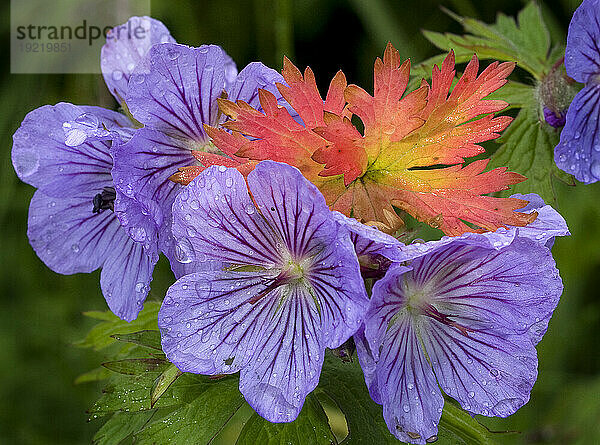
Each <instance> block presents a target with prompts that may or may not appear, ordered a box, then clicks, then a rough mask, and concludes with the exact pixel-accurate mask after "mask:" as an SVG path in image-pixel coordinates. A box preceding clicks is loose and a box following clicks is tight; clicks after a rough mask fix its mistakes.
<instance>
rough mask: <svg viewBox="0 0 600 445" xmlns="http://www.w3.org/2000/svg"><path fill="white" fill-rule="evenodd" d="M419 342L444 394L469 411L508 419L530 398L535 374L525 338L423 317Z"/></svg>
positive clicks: (530, 346) (533, 354)
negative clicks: (465, 328)
mask: <svg viewBox="0 0 600 445" xmlns="http://www.w3.org/2000/svg"><path fill="white" fill-rule="evenodd" d="M422 333H423V334H422V340H423V343H424V346H425V349H426V350H427V353H428V355H429V358H430V359H431V363H432V365H433V369H434V372H435V375H436V377H437V379H438V382H439V383H440V386H441V387H442V389H443V390H444V392H445V393H446V394H448V395H449V396H451V397H453V398H454V399H456V400H457V401H458V402H459V403H460V405H461V406H462V407H463V408H464V409H465V410H467V411H469V412H471V413H473V414H482V415H484V416H499V417H507V416H509V415H511V414H513V413H514V412H515V411H517V410H518V409H519V408H520V407H521V406H523V405H524V404H525V403H527V402H528V401H529V395H530V392H531V389H532V387H533V384H534V383H535V380H536V378H537V356H536V352H535V347H534V346H533V344H532V343H531V341H530V340H529V338H527V337H526V336H519V335H498V334H495V333H494V332H490V331H487V332H486V331H474V332H469V334H468V335H464V334H463V333H461V332H460V331H459V330H457V329H455V328H454V327H451V326H448V325H446V324H443V323H440V322H438V321H437V320H428V323H426V324H425V326H424V328H423V330H422Z"/></svg>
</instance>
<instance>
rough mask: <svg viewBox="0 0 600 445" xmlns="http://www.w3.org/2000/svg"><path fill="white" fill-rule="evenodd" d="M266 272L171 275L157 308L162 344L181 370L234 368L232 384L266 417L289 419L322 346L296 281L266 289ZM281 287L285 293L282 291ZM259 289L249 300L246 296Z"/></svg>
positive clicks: (314, 376) (308, 386) (313, 376)
mask: <svg viewBox="0 0 600 445" xmlns="http://www.w3.org/2000/svg"><path fill="white" fill-rule="evenodd" d="M272 278H273V274H272V272H271V273H269V272H265V273H262V274H256V273H252V274H249V273H239V272H223V273H221V274H219V275H218V276H217V277H215V275H214V273H196V274H191V275H186V276H185V277H183V278H181V279H179V280H178V281H177V282H176V283H175V284H174V285H173V286H171V288H170V289H169V292H168V293H167V296H166V298H165V300H164V301H163V305H162V307H161V310H160V313H159V327H160V328H161V332H162V345H163V350H164V351H165V353H166V354H167V357H168V358H169V360H170V361H171V362H173V363H174V364H176V365H177V367H178V368H179V369H180V370H182V371H185V372H195V373H203V374H230V373H234V372H237V371H239V370H241V374H240V391H241V392H242V394H244V396H245V397H246V400H247V401H248V402H249V403H250V405H251V406H252V407H253V408H254V409H255V410H256V411H257V412H258V413H259V414H260V415H261V416H263V417H264V418H266V419H267V420H269V421H271V422H289V421H292V420H294V419H295V418H296V417H297V416H298V414H299V412H300V410H301V408H302V404H303V403H304V399H305V398H306V395H307V394H308V393H310V392H311V391H312V390H313V389H314V388H315V387H316V385H317V383H318V380H319V375H320V372H321V367H322V364H323V355H324V352H325V345H324V344H323V341H322V339H321V335H320V328H321V326H320V323H319V315H318V313H317V310H316V307H315V306H314V304H310V302H311V299H310V296H308V295H304V294H296V293H297V292H300V288H299V287H298V286H290V288H289V289H284V288H282V287H280V288H276V289H274V290H271V291H268V283H269V282H270V281H271V279H272ZM288 290H289V292H290V293H289V294H287V295H286V296H284V295H282V292H286V291H288ZM261 292H267V293H266V295H265V296H264V297H263V298H261V299H260V300H259V301H257V302H256V303H251V302H249V301H248V300H249V299H248V295H256V294H258V293H261Z"/></svg>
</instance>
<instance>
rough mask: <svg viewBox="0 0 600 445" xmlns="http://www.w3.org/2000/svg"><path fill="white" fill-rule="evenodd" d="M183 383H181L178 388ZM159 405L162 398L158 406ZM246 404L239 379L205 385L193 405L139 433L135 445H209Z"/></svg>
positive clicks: (182, 408)
mask: <svg viewBox="0 0 600 445" xmlns="http://www.w3.org/2000/svg"><path fill="white" fill-rule="evenodd" d="M182 377H184V376H182ZM180 381H181V379H180V380H178V381H177V382H176V384H175V385H177V384H179V382H180ZM175 385H173V386H175ZM196 390H199V388H196ZM160 401H162V398H161V399H160V400H159V403H160ZM244 403H245V401H244V398H243V396H242V395H241V394H240V391H239V390H238V380H237V379H236V378H228V379H223V380H219V381H216V382H212V384H208V385H202V390H201V391H200V392H199V393H197V394H196V397H195V398H194V399H193V400H192V401H191V402H189V403H185V404H183V405H182V406H181V407H180V408H178V409H177V410H175V411H173V412H171V413H170V414H168V415H167V416H165V417H164V418H162V419H161V420H160V421H159V422H153V423H150V424H149V425H147V426H146V427H145V428H143V429H142V430H141V431H139V432H137V433H136V434H135V439H136V442H135V443H136V445H146V444H148V445H152V444H181V445H187V444H208V443H210V442H211V441H212V440H213V439H214V438H215V436H216V435H217V434H218V433H219V432H220V431H221V430H222V429H223V428H224V427H225V425H227V423H228V422H229V421H230V420H231V418H232V417H233V415H234V414H235V413H236V412H237V411H238V410H239V409H240V408H241V407H242V405H244Z"/></svg>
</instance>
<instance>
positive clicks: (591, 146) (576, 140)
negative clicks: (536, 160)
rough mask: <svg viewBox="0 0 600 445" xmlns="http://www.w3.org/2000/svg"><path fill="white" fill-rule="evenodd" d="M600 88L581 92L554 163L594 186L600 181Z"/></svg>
mask: <svg viewBox="0 0 600 445" xmlns="http://www.w3.org/2000/svg"><path fill="white" fill-rule="evenodd" d="M598 115H600V86H599V85H593V84H590V85H588V86H586V87H585V88H584V89H583V90H581V91H580V92H579V93H577V95H576V96H575V98H574V99H573V102H571V105H570V106H569V110H568V111H567V123H566V124H565V126H564V128H563V129H562V132H561V133H560V142H559V144H558V145H557V146H556V147H555V148H554V161H555V162H556V165H557V166H558V168H560V169H561V170H564V171H565V172H567V173H569V174H571V175H573V176H575V178H577V180H578V181H581V182H583V183H585V184H591V183H593V182H596V181H598V180H599V179H600V128H599V127H598Z"/></svg>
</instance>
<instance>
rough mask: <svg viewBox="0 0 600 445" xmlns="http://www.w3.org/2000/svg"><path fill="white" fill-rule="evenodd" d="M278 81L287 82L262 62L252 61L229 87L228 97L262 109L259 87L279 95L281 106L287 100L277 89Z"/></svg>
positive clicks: (276, 95)
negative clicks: (259, 99)
mask: <svg viewBox="0 0 600 445" xmlns="http://www.w3.org/2000/svg"><path fill="white" fill-rule="evenodd" d="M276 83H285V80H284V79H283V76H282V75H281V74H279V73H278V72H277V71H275V70H274V69H271V68H269V67H267V66H265V65H263V64H262V63H260V62H252V63H249V64H248V65H246V67H245V68H244V69H243V70H242V71H241V72H240V73H239V74H238V76H237V78H236V79H235V82H234V83H233V84H232V85H231V87H230V88H228V89H227V98H228V99H229V100H231V101H234V102H235V101H237V100H243V101H244V102H246V103H248V104H250V106H252V107H253V108H256V109H257V110H262V108H261V106H260V102H259V101H258V89H259V88H262V89H264V90H267V91H270V92H271V93H273V94H274V95H275V97H277V99H278V102H280V105H281V106H285V104H286V101H285V100H284V99H283V97H282V96H281V93H280V92H279V90H278V89H277V86H276Z"/></svg>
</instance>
